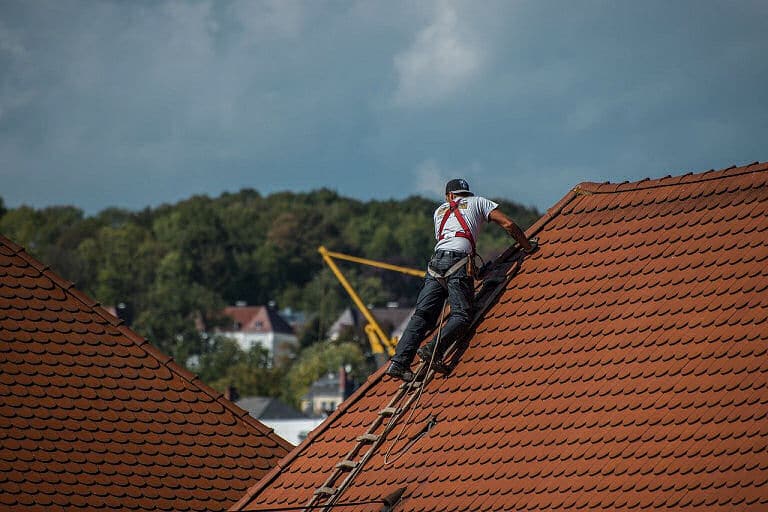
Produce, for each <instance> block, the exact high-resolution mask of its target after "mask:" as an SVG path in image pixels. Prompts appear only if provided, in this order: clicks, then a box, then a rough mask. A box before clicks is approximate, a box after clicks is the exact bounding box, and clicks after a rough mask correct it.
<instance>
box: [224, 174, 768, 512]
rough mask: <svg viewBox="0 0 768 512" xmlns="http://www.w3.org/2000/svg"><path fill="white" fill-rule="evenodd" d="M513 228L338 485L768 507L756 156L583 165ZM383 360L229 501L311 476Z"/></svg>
mask: <svg viewBox="0 0 768 512" xmlns="http://www.w3.org/2000/svg"><path fill="white" fill-rule="evenodd" d="M528 235H529V236H534V235H535V236H538V237H539V239H540V241H541V248H540V250H539V251H538V252H537V253H535V254H533V255H532V256H529V257H526V258H525V259H524V260H523V261H522V263H521V265H520V266H519V270H518V271H517V273H516V274H515V275H514V277H512V278H511V280H510V281H509V283H508V284H506V285H503V284H502V285H501V286H502V289H503V291H502V293H501V294H500V295H499V296H498V300H497V301H496V302H495V303H492V305H491V306H490V308H489V309H487V310H486V312H485V314H484V315H483V316H482V318H481V320H480V321H479V323H478V324H477V325H476V328H475V333H474V335H473V336H472V338H471V341H470V344H469V347H468V348H467V349H466V351H465V352H464V353H463V355H462V356H461V357H460V362H459V364H458V366H457V367H456V368H455V369H454V371H453V373H452V374H451V375H450V376H448V377H443V376H437V377H435V378H434V379H433V380H431V381H429V382H428V384H427V386H426V388H425V390H424V393H423V396H422V397H421V399H420V402H419V403H418V405H417V407H415V408H414V409H413V410H414V411H415V412H414V414H413V417H412V418H411V419H410V421H409V422H408V421H407V420H408V413H409V412H410V411H406V412H405V413H404V414H403V415H401V416H400V417H399V418H400V419H399V420H398V422H397V423H396V424H395V426H394V428H393V429H392V430H391V431H390V432H389V434H388V436H387V437H386V440H385V441H384V442H383V443H382V444H380V445H379V446H378V448H377V449H376V450H375V451H374V454H373V456H372V457H371V458H370V460H368V462H367V463H366V464H365V465H364V466H363V467H362V470H361V471H360V472H359V473H358V474H357V475H356V476H353V477H352V479H351V484H350V485H349V486H348V487H346V490H344V491H343V493H341V494H340V495H339V496H337V503H350V502H365V501H369V500H379V499H381V497H383V496H385V495H387V494H389V493H391V492H393V491H394V490H396V489H398V488H403V487H404V488H405V492H404V494H403V495H402V498H401V500H400V501H399V503H398V504H397V505H396V506H395V507H394V508H393V509H392V510H395V511H398V512H404V511H414V512H415V511H433V510H441V511H448V510H455V511H484V510H489V511H490V510H494V511H496V510H535V511H540V510H577V509H578V510H630V509H631V510H650V509H683V508H685V509H692V508H697V509H700V508H704V509H706V510H734V509H738V510H766V509H768V447H767V446H768V354H767V353H766V352H767V351H768V343H767V342H768V321H767V320H766V318H768V293H766V288H768V261H767V260H768V165H766V164H753V165H750V166H747V167H739V168H730V169H726V170H723V171H717V172H715V171H710V172H706V173H703V174H688V175H685V176H679V177H667V178H663V179H660V180H645V181H641V182H637V183H624V184H592V183H584V184H582V185H579V186H578V187H577V188H576V189H574V190H573V191H572V192H571V193H569V194H568V195H567V196H566V197H564V198H563V199H562V200H561V201H560V202H559V203H558V204H557V205H555V206H554V207H553V208H552V209H551V210H549V211H548V212H547V214H546V215H544V217H542V219H540V220H539V221H538V222H537V223H536V224H535V225H534V226H533V227H532V228H531V229H530V230H529V231H528ZM516 256H517V254H511V255H508V256H507V257H516ZM497 265H498V266H499V268H508V267H507V266H505V265H506V263H504V262H501V263H499V262H497ZM382 371H383V370H381V371H379V372H378V373H377V374H375V375H374V376H373V377H371V378H370V379H369V380H368V381H367V382H366V384H365V385H363V386H362V387H361V388H360V389H359V390H358V391H357V392H356V393H355V394H354V395H353V396H352V397H351V398H350V399H348V400H347V401H345V402H344V403H342V404H341V406H340V407H339V408H338V410H337V411H336V412H335V413H334V414H333V415H332V416H331V417H330V418H329V419H328V420H327V421H326V422H325V423H323V425H322V426H320V427H318V429H316V430H315V431H313V432H312V433H311V434H310V436H309V438H308V439H307V441H305V443H303V444H302V445H300V446H299V447H298V448H297V449H296V450H294V451H293V452H292V453H291V454H290V455H288V456H287V457H286V458H285V459H283V461H281V462H280V464H279V468H277V469H275V470H273V471H272V472H271V473H270V474H269V475H268V476H267V477H265V478H264V479H262V480H261V481H260V482H259V483H258V484H257V485H256V486H254V487H253V488H252V489H251V490H250V491H249V492H248V493H247V495H246V496H244V497H243V499H241V500H240V502H239V503H238V504H237V505H236V506H235V507H234V509H242V510H258V509H264V508H269V507H276V506H301V505H304V504H306V503H308V502H309V500H310V499H311V497H312V495H313V492H314V491H315V490H316V489H318V488H319V487H321V486H323V485H326V486H328V484H329V482H328V478H329V476H331V475H332V473H333V471H334V467H335V465H336V464H337V463H339V462H341V461H342V459H344V458H346V457H347V454H348V452H350V450H351V449H352V448H353V447H354V446H355V444H356V438H357V437H358V436H360V435H361V434H364V433H365V432H366V430H367V428H368V427H369V426H370V425H371V424H372V423H373V422H374V421H375V420H376V418H377V416H378V415H379V413H380V411H384V409H385V406H386V405H387V404H388V402H389V401H390V399H391V398H392V396H394V395H395V394H396V393H397V390H398V383H396V382H394V381H393V380H390V379H385V378H383V377H382ZM401 403H402V402H401ZM430 417H435V418H436V419H437V424H436V425H435V426H434V427H433V428H432V429H431V430H429V431H428V432H426V433H425V434H424V435H423V436H422V437H420V438H419V437H418V434H419V432H423V431H424V429H425V426H426V424H427V421H428V419H429V418H430ZM386 422H387V420H386V419H384V424H386ZM404 425H405V430H404V431H401V429H402V428H403V426H404ZM375 432H381V429H379V430H377V431H375ZM401 432H402V440H401V441H400V442H399V443H398V444H397V445H394V446H393V441H394V440H395V438H396V436H397V434H399V433H401ZM410 439H415V441H414V443H413V445H412V446H411V447H410V448H409V449H408V450H406V451H404V452H399V450H400V449H401V448H402V447H403V446H404V444H405V442H406V441H407V440H410ZM390 449H391V450H392V451H391V455H390V457H389V458H388V459H387V460H388V461H389V462H390V464H385V454H386V452H387V450H390ZM362 450H363V451H361V454H362V453H364V450H365V448H363V449H362ZM398 457H399V458H398ZM359 458H360V457H353V460H359ZM348 474H349V473H347V475H348ZM344 478H345V476H343V475H342V476H340V477H339V478H338V479H336V480H332V481H331V482H330V484H331V485H330V487H335V488H338V487H339V486H340V485H341V482H342V481H343V479H344ZM320 503H324V501H320ZM380 509H381V505H368V506H363V505H360V506H358V507H356V508H355V510H370V511H374V510H380Z"/></svg>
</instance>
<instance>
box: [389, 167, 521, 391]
mask: <svg viewBox="0 0 768 512" xmlns="http://www.w3.org/2000/svg"><path fill="white" fill-rule="evenodd" d="M433 217H434V222H435V238H436V239H437V244H436V245H435V252H434V254H433V255H432V258H431V259H430V261H429V265H428V266H427V274H426V276H425V278H424V284H423V285H422V288H421V291H420V292H419V297H418V299H417V300H416V311H415V312H414V313H413V316H412V317H411V319H410V321H409V322H408V326H407V327H406V328H405V331H404V332H403V336H402V337H401V338H400V341H399V342H398V344H397V350H396V353H395V355H394V356H393V357H392V361H391V362H390V364H389V367H388V368H387V370H386V375H389V376H391V377H395V378H398V379H402V380H405V381H411V380H413V378H414V374H413V372H412V371H411V369H410V366H411V362H412V361H413V357H414V355H416V354H418V356H419V358H421V359H422V360H423V361H426V362H427V363H429V362H430V361H431V364H432V369H434V370H435V371H437V372H440V373H443V374H447V373H448V372H449V371H450V370H449V368H448V366H447V365H446V364H445V363H444V362H443V354H444V351H445V349H446V348H448V347H449V346H450V345H451V343H453V342H454V341H456V340H459V339H461V337H462V336H464V334H466V331H467V328H468V327H469V324H470V321H471V315H472V307H473V304H472V303H473V300H474V283H473V276H472V274H473V270H472V269H473V266H474V256H475V240H477V236H478V234H479V233H480V228H481V227H482V226H483V225H484V224H485V223H486V222H489V221H490V222H495V223H496V224H498V225H499V226H501V227H502V228H503V229H504V230H505V231H506V232H507V233H509V235H510V236H512V238H514V239H515V240H516V241H517V243H518V244H519V245H520V247H521V248H522V249H523V251H525V252H526V253H531V252H533V251H534V250H535V244H532V243H531V241H529V240H528V239H527V238H526V236H525V234H524V233H523V230H522V229H520V228H519V227H518V226H517V224H515V223H514V222H513V221H512V219H510V218H509V217H507V216H506V215H505V214H504V213H503V212H501V210H500V209H499V205H498V204H497V203H494V202H493V201H490V200H488V199H486V198H484V197H478V196H475V195H474V194H473V193H472V192H471V191H470V190H469V184H468V183H467V182H466V181H465V180H463V179H454V180H450V181H449V182H448V183H447V184H446V185H445V203H443V204H442V205H440V206H439V207H438V208H437V209H436V210H435V213H434V216H433ZM446 299H447V301H448V304H450V305H451V312H450V315H449V316H448V320H447V322H446V323H445V325H444V326H443V327H442V329H441V330H440V332H439V333H438V334H439V338H440V339H439V340H438V339H437V338H438V336H437V335H436V336H435V337H434V338H433V339H432V340H431V341H430V342H429V343H427V344H426V345H424V346H423V347H421V348H420V349H419V350H418V351H417V350H416V349H417V347H418V345H419V342H420V341H421V340H422V339H424V335H425V334H426V333H427V332H428V331H430V330H431V329H433V328H434V327H435V325H436V324H437V321H438V318H439V316H440V312H441V311H442V308H443V304H444V301H445V300H446Z"/></svg>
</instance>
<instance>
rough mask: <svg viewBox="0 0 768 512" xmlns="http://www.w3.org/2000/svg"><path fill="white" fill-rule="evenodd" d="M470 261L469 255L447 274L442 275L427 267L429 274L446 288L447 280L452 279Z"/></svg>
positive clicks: (447, 271) (454, 265) (455, 264)
mask: <svg viewBox="0 0 768 512" xmlns="http://www.w3.org/2000/svg"><path fill="white" fill-rule="evenodd" d="M468 260H469V255H467V256H464V257H463V258H461V259H460V260H459V261H457V262H456V263H454V264H453V265H451V267H450V268H449V269H448V270H446V271H445V273H443V274H441V273H440V272H438V271H437V270H435V269H433V268H432V267H430V266H429V265H427V273H428V274H429V275H430V276H432V277H434V278H435V279H437V282H438V283H440V284H441V285H443V288H445V287H446V286H447V285H446V284H445V280H446V279H448V278H449V277H451V276H452V275H453V274H455V273H456V272H457V271H458V270H459V269H460V268H461V267H463V266H464V265H466V264H467V261H468Z"/></svg>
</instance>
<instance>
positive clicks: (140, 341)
mask: <svg viewBox="0 0 768 512" xmlns="http://www.w3.org/2000/svg"><path fill="white" fill-rule="evenodd" d="M0 244H2V245H6V246H8V247H9V248H10V249H11V250H12V251H13V252H14V254H15V255H17V256H19V257H20V258H22V259H24V261H26V262H27V263H29V264H30V265H31V266H32V267H33V268H35V269H36V270H37V271H38V272H40V273H41V275H43V276H45V277H47V278H48V279H50V280H51V281H52V282H53V283H54V285H56V286H59V287H60V288H61V289H62V290H63V291H64V293H65V294H66V295H69V296H70V297H72V298H74V299H76V300H78V301H80V302H81V303H82V304H84V305H85V306H86V307H88V308H90V309H91V310H92V312H93V313H95V314H97V315H99V316H100V317H101V318H102V319H103V320H105V321H106V322H108V323H109V324H110V325H112V326H113V327H116V328H117V330H118V331H119V332H120V334H121V335H123V336H125V337H126V338H128V339H129V340H130V341H132V342H133V343H134V344H135V345H136V346H137V347H138V348H140V349H142V350H143V351H144V352H145V353H146V354H147V355H148V356H149V357H152V358H154V359H156V360H157V361H158V362H159V363H160V364H161V365H162V366H165V367H166V368H168V370H169V371H170V372H171V373H174V374H176V375H177V376H178V377H180V378H181V379H182V380H184V381H186V382H188V383H190V384H192V385H193V386H195V387H196V388H198V389H199V390H200V391H202V392H203V393H205V394H206V395H208V396H209V397H211V398H212V399H213V400H214V401H215V402H218V403H219V404H220V405H221V406H222V407H224V408H225V409H227V410H229V412H231V413H232V414H233V415H234V416H235V417H238V418H240V419H241V420H243V421H245V422H246V423H249V424H251V425H252V426H254V427H255V428H256V429H257V430H258V431H259V433H261V434H263V435H266V436H267V437H269V438H270V439H272V440H273V441H275V442H276V443H277V444H278V445H280V446H282V447H283V448H285V449H286V450H291V447H292V445H291V444H290V443H288V441H286V440H285V439H283V438H282V437H280V436H278V435H277V434H275V432H274V429H271V428H269V427H267V426H266V425H264V424H262V423H261V422H260V421H258V420H256V419H255V418H252V417H251V416H250V415H249V414H248V411H246V410H245V409H242V408H240V407H238V406H237V405H236V404H234V403H233V402H232V401H230V400H227V399H226V398H225V397H224V395H223V394H221V393H219V392H218V391H216V390H215V389H213V388H211V387H210V386H208V385H207V384H205V383H204V382H203V381H202V380H200V378H199V377H198V376H197V375H195V374H194V373H192V372H190V371H189V370H187V369H186V368H184V367H183V366H181V365H180V364H179V363H177V362H176V361H174V359H173V358H172V357H171V356H169V355H167V354H165V353H163V352H162V351H160V350H159V349H158V348H156V347H155V346H154V345H152V344H151V343H150V342H149V341H147V339H146V338H144V337H142V336H141V335H139V334H138V333H137V332H135V331H134V330H132V329H131V328H130V327H128V326H126V325H125V323H124V322H123V320H120V319H119V318H117V317H115V316H114V315H113V314H111V313H110V312H109V311H107V310H106V309H104V307H103V306H102V305H101V303H99V302H97V301H95V300H93V299H92V298H90V297H89V296H88V295H86V294H85V293H83V292H82V291H80V290H78V289H77V288H76V286H75V283H74V282H72V281H67V280H66V279H64V278H63V277H61V276H60V275H59V274H57V273H56V272H54V271H53V270H52V269H51V268H50V266H48V265H43V263H42V262H41V261H39V260H38V259H37V258H35V257H34V256H32V255H31V254H30V253H28V252H27V251H26V249H25V248H24V247H23V246H21V245H19V244H17V243H15V242H13V241H12V240H10V239H9V238H7V237H5V236H3V235H2V234H0Z"/></svg>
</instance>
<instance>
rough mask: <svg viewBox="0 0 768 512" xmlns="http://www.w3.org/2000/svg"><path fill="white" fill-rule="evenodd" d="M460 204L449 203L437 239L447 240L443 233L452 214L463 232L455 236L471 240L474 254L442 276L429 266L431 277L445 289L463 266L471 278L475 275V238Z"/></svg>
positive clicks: (462, 259)
mask: <svg viewBox="0 0 768 512" xmlns="http://www.w3.org/2000/svg"><path fill="white" fill-rule="evenodd" d="M460 203H461V200H459V201H451V202H450V203H448V210H447V211H446V212H445V214H444V215H443V220H442V221H440V228H439V229H438V230H437V239H438V240H443V239H444V238H445V234H444V233H443V230H444V229H445V223H446V222H448V218H449V217H450V216H451V214H453V215H454V216H455V217H456V220H458V221H459V225H460V226H461V231H456V232H455V233H454V235H453V236H458V237H461V238H466V239H467V240H469V243H470V244H471V245H472V252H471V253H470V254H467V255H466V256H464V257H463V258H461V259H460V260H459V261H457V262H456V263H454V264H453V265H451V267H450V268H449V269H448V270H446V271H445V272H444V273H442V274H441V273H440V272H438V271H436V270H435V269H433V268H432V267H431V266H429V265H428V266H427V272H428V273H429V275H430V276H432V277H434V278H435V279H437V281H438V282H439V283H440V284H441V285H443V287H444V288H446V287H447V284H446V280H447V279H448V278H449V277H450V276H452V275H453V274H454V273H455V272H457V271H458V270H459V269H460V268H461V267H462V266H463V265H467V274H468V275H469V276H473V275H474V263H475V237H473V236H472V231H471V230H470V229H469V224H467V221H466V219H465V218H464V215H462V214H461V210H459V204H460Z"/></svg>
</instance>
